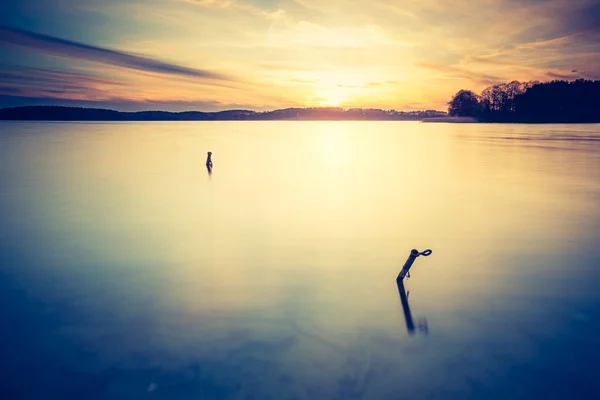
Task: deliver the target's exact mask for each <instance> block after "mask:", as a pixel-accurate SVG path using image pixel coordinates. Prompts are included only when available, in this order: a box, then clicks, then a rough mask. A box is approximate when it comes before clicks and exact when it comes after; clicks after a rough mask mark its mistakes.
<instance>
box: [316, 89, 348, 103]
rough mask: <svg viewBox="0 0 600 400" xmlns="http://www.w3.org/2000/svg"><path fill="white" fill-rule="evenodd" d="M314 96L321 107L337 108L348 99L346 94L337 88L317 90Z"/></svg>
mask: <svg viewBox="0 0 600 400" xmlns="http://www.w3.org/2000/svg"><path fill="white" fill-rule="evenodd" d="M316 95H317V99H318V100H317V102H318V105H319V106H321V107H339V106H341V105H342V104H343V103H344V101H346V100H347V98H348V96H347V94H346V93H344V92H343V91H342V90H340V89H338V88H336V89H325V90H319V91H318V92H317V93H316Z"/></svg>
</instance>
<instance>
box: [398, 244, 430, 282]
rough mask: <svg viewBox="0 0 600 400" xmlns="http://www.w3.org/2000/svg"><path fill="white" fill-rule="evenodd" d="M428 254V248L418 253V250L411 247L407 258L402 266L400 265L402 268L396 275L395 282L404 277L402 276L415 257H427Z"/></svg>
mask: <svg viewBox="0 0 600 400" xmlns="http://www.w3.org/2000/svg"><path fill="white" fill-rule="evenodd" d="M430 254H431V250H429V249H427V250H425V251H422V252H420V253H419V250H417V249H412V250H411V251H410V254H409V256H408V258H407V259H406V262H405V263H404V266H403V267H402V270H401V271H400V273H399V274H398V277H396V282H401V281H402V280H403V279H404V277H405V276H406V275H407V274H408V271H409V270H410V267H412V265H413V263H414V262H415V260H416V259H417V257H419V256H425V257H427V256H428V255H430Z"/></svg>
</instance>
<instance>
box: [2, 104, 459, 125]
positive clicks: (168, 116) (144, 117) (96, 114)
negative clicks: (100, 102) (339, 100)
mask: <svg viewBox="0 0 600 400" xmlns="http://www.w3.org/2000/svg"><path fill="white" fill-rule="evenodd" d="M445 115H447V114H446V113H445V112H444V111H435V110H427V111H408V112H404V111H395V110H381V109H373V108H351V109H343V108H337V107H319V108H286V109H281V110H274V111H264V112H259V111H249V110H227V111H218V112H201V111H186V112H167V111H141V112H120V111H115V110H105V109H97V108H77V107H57V106H31V107H14V108H3V109H0V120H26V121H233V120H255V121H260V120H263V121H264V120H417V121H418V120H422V119H425V118H434V117H440V116H445Z"/></svg>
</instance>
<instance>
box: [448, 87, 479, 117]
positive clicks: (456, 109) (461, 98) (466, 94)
mask: <svg viewBox="0 0 600 400" xmlns="http://www.w3.org/2000/svg"><path fill="white" fill-rule="evenodd" d="M478 111H479V96H477V95H476V94H475V93H473V92H472V91H470V90H459V91H458V93H456V94H455V95H454V97H452V100H450V101H449V102H448V114H449V115H451V116H453V117H475V116H477V114H478Z"/></svg>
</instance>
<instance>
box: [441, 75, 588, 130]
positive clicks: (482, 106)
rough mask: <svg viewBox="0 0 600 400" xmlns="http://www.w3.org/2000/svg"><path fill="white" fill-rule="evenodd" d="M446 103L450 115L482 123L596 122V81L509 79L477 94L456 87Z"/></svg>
mask: <svg viewBox="0 0 600 400" xmlns="http://www.w3.org/2000/svg"><path fill="white" fill-rule="evenodd" d="M475 99H477V100H478V103H477V106H476V107H474V105H475ZM448 105H449V107H448V113H449V114H450V115H453V116H475V117H476V118H477V119H478V120H479V121H482V122H532V123H534V122H538V123H540V122H555V123H561V122H564V123H569V122H600V81H591V80H585V79H578V80H575V81H572V82H569V81H551V82H544V83H540V82H537V81H530V82H519V81H512V82H510V83H501V84H498V85H493V86H490V87H487V88H485V89H484V90H483V91H482V92H481V96H477V95H476V94H474V93H473V92H471V91H469V90H460V91H459V92H457V93H456V94H455V95H454V97H453V98H452V100H451V101H450V102H449V103H448ZM474 108H475V113H473V109H474Z"/></svg>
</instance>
